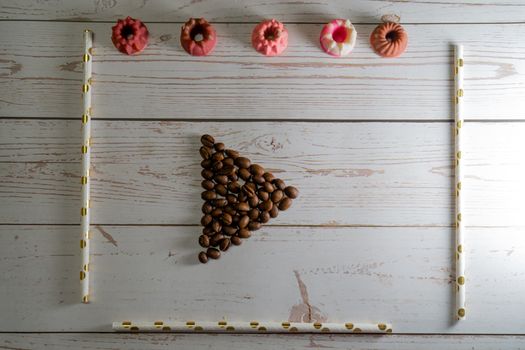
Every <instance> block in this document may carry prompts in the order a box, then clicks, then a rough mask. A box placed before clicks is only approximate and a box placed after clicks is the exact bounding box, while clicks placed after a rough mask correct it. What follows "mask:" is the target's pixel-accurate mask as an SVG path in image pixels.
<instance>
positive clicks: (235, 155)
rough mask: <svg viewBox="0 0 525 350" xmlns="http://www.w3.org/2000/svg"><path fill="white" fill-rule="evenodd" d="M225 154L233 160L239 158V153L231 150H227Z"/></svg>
mask: <svg viewBox="0 0 525 350" xmlns="http://www.w3.org/2000/svg"><path fill="white" fill-rule="evenodd" d="M224 152H225V153H226V155H227V156H228V157H230V158H233V159H237V158H239V152H237V151H235V150H233V149H227V150H226V151H224Z"/></svg>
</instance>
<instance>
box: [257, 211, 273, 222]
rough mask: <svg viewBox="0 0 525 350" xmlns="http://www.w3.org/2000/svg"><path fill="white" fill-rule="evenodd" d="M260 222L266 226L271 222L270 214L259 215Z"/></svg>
mask: <svg viewBox="0 0 525 350" xmlns="http://www.w3.org/2000/svg"><path fill="white" fill-rule="evenodd" d="M259 221H260V222H261V223H263V224H266V223H267V222H268V221H270V213H269V212H267V211H263V212H261V215H259Z"/></svg>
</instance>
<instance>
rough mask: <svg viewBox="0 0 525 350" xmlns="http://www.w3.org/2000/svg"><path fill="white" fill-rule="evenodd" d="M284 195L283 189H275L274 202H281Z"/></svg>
mask: <svg viewBox="0 0 525 350" xmlns="http://www.w3.org/2000/svg"><path fill="white" fill-rule="evenodd" d="M283 197H284V193H283V191H281V190H275V191H274V192H273V193H272V202H274V203H279V202H280V201H281V199H283Z"/></svg>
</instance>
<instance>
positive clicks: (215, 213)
mask: <svg viewBox="0 0 525 350" xmlns="http://www.w3.org/2000/svg"><path fill="white" fill-rule="evenodd" d="M221 215H222V210H221V209H220V208H217V209H213V211H212V212H211V216H213V217H214V218H218V217H219V216H221Z"/></svg>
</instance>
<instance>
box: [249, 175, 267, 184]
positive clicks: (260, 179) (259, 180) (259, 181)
mask: <svg viewBox="0 0 525 350" xmlns="http://www.w3.org/2000/svg"><path fill="white" fill-rule="evenodd" d="M252 180H253V182H255V183H256V184H257V185H262V184H263V183H264V182H265V181H266V180H265V179H264V177H262V176H252Z"/></svg>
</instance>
